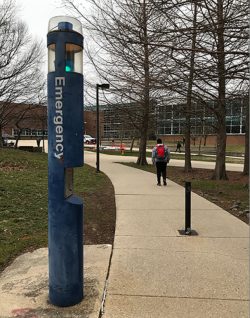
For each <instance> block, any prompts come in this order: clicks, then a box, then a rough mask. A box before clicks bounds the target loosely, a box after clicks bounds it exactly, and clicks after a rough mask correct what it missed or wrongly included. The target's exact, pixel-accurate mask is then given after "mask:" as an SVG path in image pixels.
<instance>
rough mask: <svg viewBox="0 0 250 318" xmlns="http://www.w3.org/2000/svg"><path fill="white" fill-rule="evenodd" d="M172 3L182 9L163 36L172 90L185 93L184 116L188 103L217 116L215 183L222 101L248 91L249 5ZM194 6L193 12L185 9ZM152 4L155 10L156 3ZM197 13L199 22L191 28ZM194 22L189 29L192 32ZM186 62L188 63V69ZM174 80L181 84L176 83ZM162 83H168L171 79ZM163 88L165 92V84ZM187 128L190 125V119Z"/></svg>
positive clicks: (221, 155)
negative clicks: (169, 38) (171, 68)
mask: <svg viewBox="0 0 250 318" xmlns="http://www.w3.org/2000/svg"><path fill="white" fill-rule="evenodd" d="M170 2H171V1H162V3H163V13H164V14H165V15H166V17H169V12H168V8H169V3H170ZM172 2H173V3H179V7H178V8H180V10H178V11H177V10H176V11H175V13H176V15H175V16H174V17H173V18H172V19H171V28H170V29H169V30H168V31H166V32H167V34H170V33H173V41H172V42H168V41H166V43H165V44H163V43H162V44H161V46H163V47H167V48H169V47H171V46H172V55H171V58H172V59H173V60H174V62H175V63H176V66H177V67H176V70H175V72H174V73H173V74H172V78H174V82H175V85H174V86H173V87H172V89H173V90H174V91H175V92H177V93H178V94H180V95H182V96H183V95H184V94H187V95H186V96H188V98H187V113H190V104H192V105H196V102H198V103H199V104H200V105H202V106H204V107H205V108H207V110H208V111H209V112H211V113H212V114H213V116H214V117H215V120H216V121H215V124H214V128H215V132H216V134H217V147H216V149H217V154H216V166H215V170H214V174H213V178H214V179H227V175H226V169H225V156H226V99H228V98H229V97H234V96H238V95H239V93H240V92H243V91H245V89H246V87H247V86H248V83H247V79H248V66H247V58H248V52H247V39H248V34H247V33H248V22H247V19H248V18H247V1H246V0H239V1H237V0H213V1H211V0H199V1H198V0H193V1H186V2H185V1H181V0H180V1H179V0H176V1H172ZM192 3H193V6H194V8H196V9H197V11H196V10H193V11H192V10H190V9H189V8H190V6H191V4H192ZM156 5H158V8H159V2H157V3H156ZM160 5H161V4H160ZM191 7H192V6H191ZM171 14H172V13H171ZM196 14H198V15H197V17H198V20H197V22H196V23H195V24H194V22H195V15H196ZM170 18H171V15H170ZM192 21H193V26H192V28H190V25H191V23H192ZM174 32H175V33H176V34H175V35H174ZM187 32H190V37H188V36H187ZM191 35H192V37H191ZM190 43H192V45H190ZM194 44H195V45H194ZM155 45H158V43H155ZM188 52H189V53H190V54H191V55H190V56H191V60H190V58H189V59H187V58H186V57H187V53H188ZM187 61H191V63H190V64H188V63H187ZM194 66H195V67H194ZM186 74H188V76H186ZM176 78H179V79H178V80H177V81H176ZM170 80H171V77H170ZM166 81H167V83H168V82H169V77H168V78H167V79H166ZM186 83H188V85H186ZM167 86H168V87H169V83H168V84H167ZM191 101H192V102H191ZM210 101H212V102H213V103H211V102H210ZM192 108H193V106H192ZM191 111H192V110H191ZM187 119H188V118H187ZM187 123H188V125H189V120H187ZM186 142H187V140H186ZM187 147H188V146H187Z"/></svg>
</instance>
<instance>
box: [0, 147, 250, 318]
mask: <svg viewBox="0 0 250 318" xmlns="http://www.w3.org/2000/svg"><path fill="white" fill-rule="evenodd" d="M100 159H101V160H100V169H101V171H103V172H105V173H106V174H107V175H108V176H109V178H110V179H111V181H112V183H113V185H114V189H115V199H116V206H117V219H116V232H115V240H114V246H113V252H112V253H111V246H110V245H97V246H85V248H84V254H85V256H84V284H85V287H84V292H85V298H84V300H83V301H82V302H81V303H80V304H78V305H76V306H73V307H67V308H58V307H55V306H53V305H51V304H49V303H48V257H47V254H48V250H47V248H44V249H38V250H36V251H34V252H32V253H26V254H23V255H21V256H19V257H18V258H17V259H16V260H15V261H14V262H13V263H12V264H11V265H10V266H9V267H7V268H6V269H5V271H4V272H3V273H1V275H0V318H11V317H18V318H31V317H32V318H56V317H57V318H58V317H60V318H87V317H88V318H100V315H99V313H100V308H101V307H102V306H101V303H102V299H103V297H102V295H103V291H104V286H107V289H106V298H105V302H104V309H105V310H104V313H103V316H102V318H183V317H185V318H191V317H192V318H197V317H198V318H210V317H211V318H248V317H249V287H248V283H249V268H248V259H249V227H248V225H246V224H245V223H243V222H241V221H240V220H238V219H237V218H235V217H233V216H232V215H230V214H229V213H227V212H226V211H224V210H222V209H221V208H219V207H218V206H216V205H215V204H213V203H210V202H209V201H207V200H205V199H204V198H202V197H199V196H198V195H196V194H192V228H193V229H194V230H196V231H197V232H198V234H199V235H198V236H190V237H187V236H181V235H180V234H179V232H178V230H180V229H183V227H184V209H185V207H184V188H183V187H180V186H179V185H177V184H175V183H174V182H171V181H169V182H168V185H167V187H163V186H162V187H157V186H156V177H155V176H154V175H153V174H151V173H148V172H144V171H142V170H138V169H133V168H130V167H127V166H124V165H121V164H119V163H116V162H117V161H121V160H123V161H131V160H135V159H133V158H131V157H130V158H128V157H116V156H108V155H101V156H100ZM85 162H86V163H88V164H90V165H92V166H94V167H95V164H96V156H95V153H91V152H85ZM176 162H177V163H178V164H180V161H177V160H176ZM171 164H173V165H175V161H174V160H171ZM197 165H199V163H196V162H194V166H197ZM205 165H206V166H205V167H206V168H212V167H213V165H214V164H213V163H205ZM227 168H229V169H232V170H234V169H240V168H242V167H240V166H239V165H237V166H235V165H230V166H227ZM110 255H111V262H110V263H109V260H110ZM109 264H110V266H109ZM107 275H108V280H107V282H106V277H107ZM104 294H105V293H104Z"/></svg>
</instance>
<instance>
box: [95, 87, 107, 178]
mask: <svg viewBox="0 0 250 318" xmlns="http://www.w3.org/2000/svg"><path fill="white" fill-rule="evenodd" d="M99 88H101V89H109V84H96V172H100V148H99V145H100V130H99Z"/></svg>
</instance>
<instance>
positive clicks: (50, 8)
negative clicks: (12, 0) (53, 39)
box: [16, 0, 97, 82]
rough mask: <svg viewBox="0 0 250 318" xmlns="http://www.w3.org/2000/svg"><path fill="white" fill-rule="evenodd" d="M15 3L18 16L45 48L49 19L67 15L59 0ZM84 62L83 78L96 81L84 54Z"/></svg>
mask: <svg viewBox="0 0 250 318" xmlns="http://www.w3.org/2000/svg"><path fill="white" fill-rule="evenodd" d="M16 4H17V6H18V17H19V18H20V19H21V20H23V21H24V22H26V23H27V25H28V28H29V33H30V34H31V35H32V36H33V37H35V38H36V39H37V40H42V41H43V43H44V49H45V50H46V45H47V44H46V43H47V33H48V23H49V19H50V18H52V17H55V16H59V15H69V13H68V12H67V11H66V10H65V9H63V8H62V7H60V5H61V0H41V1H36V0H16ZM83 35H84V34H83ZM85 43H86V37H85ZM45 56H46V55H45ZM84 63H85V65H84V77H85V79H87V80H88V81H94V82H95V81H97V80H96V75H95V71H94V69H93V67H92V66H91V65H90V63H89V62H87V58H86V56H85V57H84ZM44 72H45V74H47V58H45V64H44Z"/></svg>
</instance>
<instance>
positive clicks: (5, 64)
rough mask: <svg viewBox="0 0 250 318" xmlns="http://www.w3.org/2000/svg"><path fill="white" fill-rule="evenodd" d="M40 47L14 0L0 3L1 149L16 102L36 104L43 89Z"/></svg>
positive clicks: (5, 0)
mask: <svg viewBox="0 0 250 318" xmlns="http://www.w3.org/2000/svg"><path fill="white" fill-rule="evenodd" d="M42 57H43V56H42V50H41V44H40V43H38V42H36V41H34V40H32V38H31V37H30V36H29V34H28V30H27V26H26V25H25V24H24V23H23V22H21V21H19V20H18V18H17V15H16V4H15V1H14V0H4V1H3V2H2V3H1V4H0V146H2V130H3V128H4V127H5V126H6V125H7V124H8V122H9V121H10V120H11V118H12V113H13V109H14V108H15V103H35V102H37V100H38V96H40V94H41V91H42V88H43V82H44V79H43V74H42V72H41V63H42V61H43V60H42Z"/></svg>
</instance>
